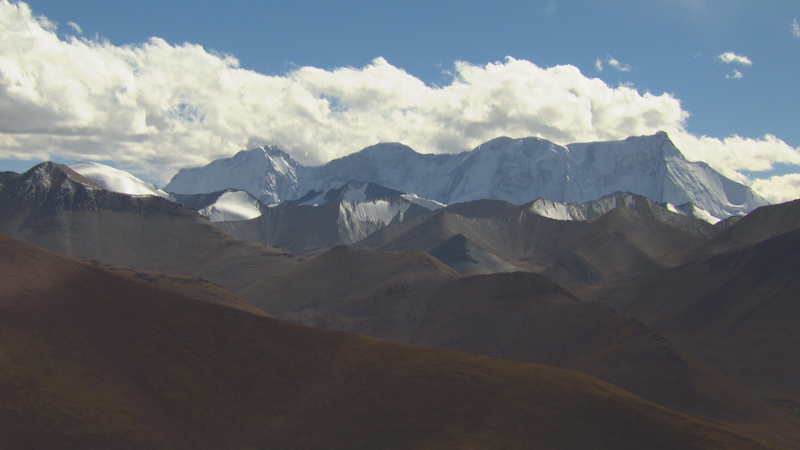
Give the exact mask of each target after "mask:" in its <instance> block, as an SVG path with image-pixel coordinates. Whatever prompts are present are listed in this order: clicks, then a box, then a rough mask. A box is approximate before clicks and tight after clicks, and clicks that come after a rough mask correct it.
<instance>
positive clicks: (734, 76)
mask: <svg viewBox="0 0 800 450" xmlns="http://www.w3.org/2000/svg"><path fill="white" fill-rule="evenodd" d="M743 77H744V75H742V72H739V71H738V70H736V69H733V74H731V75H725V78H727V79H729V80H738V79H740V78H743Z"/></svg>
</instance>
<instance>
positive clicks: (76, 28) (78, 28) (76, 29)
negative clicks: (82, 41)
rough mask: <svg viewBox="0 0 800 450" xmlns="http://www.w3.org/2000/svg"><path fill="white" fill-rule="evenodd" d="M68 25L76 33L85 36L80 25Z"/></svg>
mask: <svg viewBox="0 0 800 450" xmlns="http://www.w3.org/2000/svg"><path fill="white" fill-rule="evenodd" d="M67 25H69V26H70V27H72V29H73V30H75V32H76V33H78V34H83V30H82V29H81V27H80V25H78V24H77V23H75V22H67Z"/></svg>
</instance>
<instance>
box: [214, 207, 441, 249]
mask: <svg viewBox="0 0 800 450" xmlns="http://www.w3.org/2000/svg"><path fill="white" fill-rule="evenodd" d="M426 212H428V210H427V209H426V208H424V207H422V206H420V205H418V204H416V203H413V202H411V201H409V200H407V199H406V198H405V197H404V196H402V195H394V196H392V197H388V198H380V199H369V200H366V199H365V200H347V199H339V200H336V201H334V202H332V203H323V204H320V205H318V206H307V205H302V204H297V203H295V202H284V203H281V204H280V205H277V206H274V207H270V208H265V209H264V213H263V214H262V215H261V216H260V217H257V218H255V219H252V220H247V221H237V222H218V223H216V225H217V226H218V227H219V228H221V229H222V230H225V231H227V232H228V233H230V234H231V235H232V236H234V237H236V238H238V239H241V240H245V241H250V242H258V243H262V244H265V245H275V246H278V247H281V248H285V249H287V250H289V251H290V252H292V253H295V254H298V255H313V254H316V253H319V252H320V251H324V250H327V249H329V248H331V247H334V246H337V245H342V244H352V243H354V242H357V241H359V240H361V239H363V238H365V237H367V236H369V235H370V234H372V233H373V232H375V231H376V230H379V229H381V228H384V227H386V226H387V225H389V224H391V223H398V222H403V221H405V220H407V219H409V218H413V217H416V216H418V215H421V214H424V213H426Z"/></svg>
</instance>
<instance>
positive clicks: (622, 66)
mask: <svg viewBox="0 0 800 450" xmlns="http://www.w3.org/2000/svg"><path fill="white" fill-rule="evenodd" d="M604 62H606V63H608V65H609V66H611V67H613V68H615V69H617V70H619V71H620V72H630V71H631V66H630V65H628V64H620V62H619V61H617V60H616V59H614V57H612V56H611V55H606V59H605V60H601V59H600V58H597V60H596V61H595V63H594V67H595V68H596V69H597V70H598V71H600V72H602V71H603V63H604Z"/></svg>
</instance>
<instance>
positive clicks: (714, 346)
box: [617, 219, 800, 406]
mask: <svg viewBox="0 0 800 450" xmlns="http://www.w3.org/2000/svg"><path fill="white" fill-rule="evenodd" d="M743 220H744V219H743ZM799 255H800V230H795V231H791V232H789V233H786V234H782V235H780V236H777V237H774V238H771V239H768V240H766V241H763V242H760V243H758V244H755V245H752V246H749V247H746V248H744V249H741V250H737V251H733V252H727V253H721V254H718V255H714V256H711V257H709V258H706V259H703V260H701V261H698V262H695V263H691V264H687V265H683V266H679V267H676V268H674V269H671V270H668V271H665V272H660V273H658V274H655V275H652V276H650V277H646V278H643V279H641V280H638V281H637V282H636V284H635V293H634V294H633V296H632V297H631V298H630V300H629V301H628V302H627V303H626V304H622V305H618V306H617V308H618V309H620V310H621V311H623V312H625V313H627V314H631V315H634V316H635V317H638V318H640V319H641V320H642V321H644V322H645V323H647V324H648V325H650V326H652V327H653V328H654V329H655V330H657V331H659V332H660V333H663V334H664V335H665V336H668V337H669V338H670V340H673V341H674V342H675V343H676V344H678V345H679V346H681V347H682V348H685V349H686V350H688V351H690V352H692V353H693V354H695V355H697V356H698V357H699V358H700V359H702V360H703V361H706V362H708V363H710V364H711V365H712V367H716V368H719V370H720V371H722V372H723V373H725V374H728V375H729V376H732V377H734V378H736V379H739V380H741V381H744V382H746V383H750V384H755V385H760V386H764V387H765V388H767V389H772V390H776V391H780V392H784V393H789V394H790V395H791V396H793V398H794V399H795V401H800V382H798V378H797V377H796V374H797V373H798V371H800V367H798V360H797V358H796V357H795V356H794V355H797V354H798V352H800V338H798V336H797V334H796V333H795V332H794V330H796V329H797V328H798V327H800V314H798V313H797V312H798V308H800V302H798V296H797V292H798V290H799V289H800V282H798V280H800V277H798V275H799V274H800V273H799V271H798V268H800V256H799ZM798 406H800V404H798Z"/></svg>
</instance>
